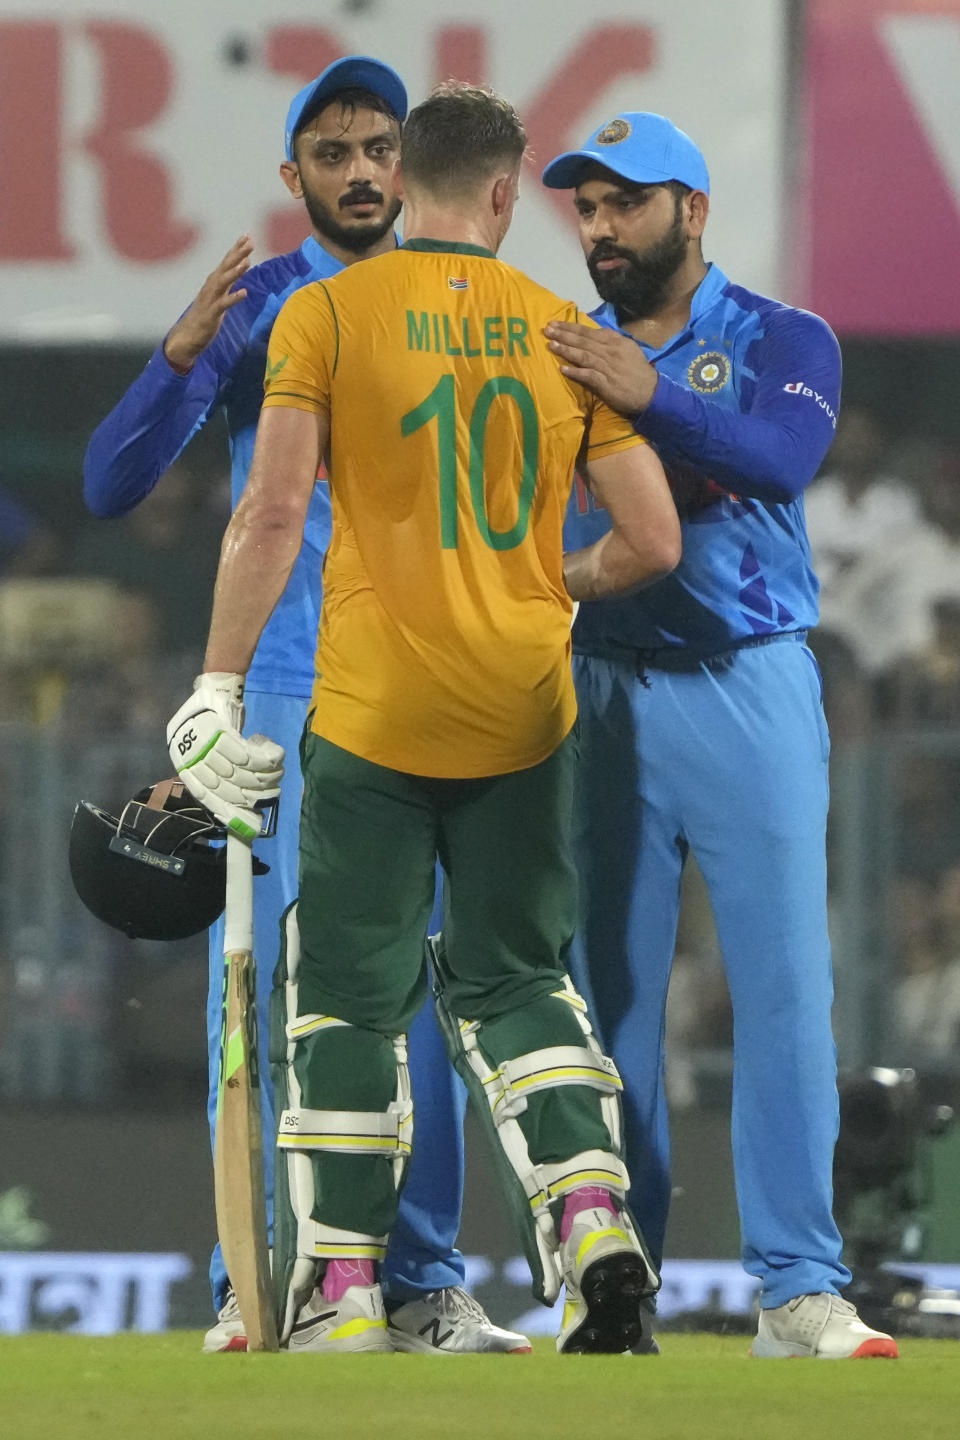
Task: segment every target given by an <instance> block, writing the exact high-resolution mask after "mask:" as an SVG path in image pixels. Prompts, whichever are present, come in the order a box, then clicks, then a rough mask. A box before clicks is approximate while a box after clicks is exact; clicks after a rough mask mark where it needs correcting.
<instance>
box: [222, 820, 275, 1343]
mask: <svg viewBox="0 0 960 1440" xmlns="http://www.w3.org/2000/svg"><path fill="white" fill-rule="evenodd" d="M256 975H257V970H256V964H255V962H254V958H253V852H252V850H251V847H250V843H249V841H246V840H242V839H241V838H240V837H239V836H238V835H234V834H232V833H231V832H230V831H229V830H228V831H227V905H226V915H225V919H224V955H223V1012H222V1021H221V1030H220V1083H219V1089H218V1093H217V1131H216V1140H215V1142H214V1150H213V1188H214V1195H215V1198H216V1207H217V1230H218V1232H219V1235H220V1248H221V1250H222V1251H223V1260H224V1264H225V1265H226V1269H227V1274H228V1275H229V1277H230V1283H231V1285H232V1286H233V1291H234V1294H235V1295H236V1297H237V1304H238V1305H239V1307H240V1316H241V1319H242V1320H243V1327H244V1330H245V1331H246V1334H247V1349H248V1350H278V1349H279V1348H280V1347H279V1345H278V1343H277V1326H276V1317H275V1312H274V1307H273V1294H272V1287H271V1282H270V1260H269V1255H268V1252H267V1209H266V1200H265V1197H264V1188H263V1139H262V1132H261V1129H260V1057H259V1051H258V1049H257V1006H256V993H257V983H256Z"/></svg>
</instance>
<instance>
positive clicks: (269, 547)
mask: <svg viewBox="0 0 960 1440" xmlns="http://www.w3.org/2000/svg"><path fill="white" fill-rule="evenodd" d="M303 522H304V516H303V514H291V513H290V512H289V511H286V510H278V511H274V512H270V511H266V510H251V509H250V508H247V507H244V506H243V505H242V504H241V505H240V506H239V507H238V509H237V510H236V511H235V512H234V515H233V519H232V520H231V521H230V524H229V526H228V527H227V532H226V535H225V536H224V540H223V547H222V549H221V552H220V568H219V570H218V572H217V583H216V587H215V589H214V596H213V617H212V619H211V621H210V636H209V639H208V641H207V650H206V655H205V657H204V662H203V668H204V670H214V671H228V672H232V673H234V674H239V675H245V674H246V672H247V670H248V669H249V668H250V662H251V661H252V659H253V652H254V651H255V650H256V648H257V642H258V641H259V639H260V636H261V634H262V632H263V628H264V626H265V625H266V623H267V621H268V620H269V619H270V616H271V615H272V614H273V610H274V607H275V606H276V604H277V601H278V600H279V599H280V596H281V595H282V594H283V591H284V589H285V587H286V584H287V581H288V580H289V578H290V572H291V570H292V569H293V566H294V562H295V561H296V558H297V555H298V554H299V553H300V546H301V544H302V542H303Z"/></svg>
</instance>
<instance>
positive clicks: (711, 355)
mask: <svg viewBox="0 0 960 1440" xmlns="http://www.w3.org/2000/svg"><path fill="white" fill-rule="evenodd" d="M729 379H730V361H729V360H728V359H727V357H726V355H724V354H722V353H721V351H719V350H710V351H708V352H707V354H706V355H698V356H697V358H696V360H693V361H691V362H690V368H689V369H688V370H687V383H688V384H689V386H690V388H691V390H699V392H700V394H701V395H716V393H717V391H718V390H722V389H723V387H724V385H726V383H727V381H728V380H729Z"/></svg>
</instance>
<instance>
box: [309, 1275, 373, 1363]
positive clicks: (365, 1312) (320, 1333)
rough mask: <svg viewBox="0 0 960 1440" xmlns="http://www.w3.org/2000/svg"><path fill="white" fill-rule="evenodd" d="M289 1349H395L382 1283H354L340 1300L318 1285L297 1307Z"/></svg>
mask: <svg viewBox="0 0 960 1440" xmlns="http://www.w3.org/2000/svg"><path fill="white" fill-rule="evenodd" d="M287 1349H288V1350H290V1351H294V1350H296V1351H304V1352H309V1353H310V1354H320V1355H359V1354H366V1353H376V1352H381V1351H392V1350H393V1346H392V1345H391V1344H390V1341H389V1339H388V1337H387V1317H386V1314H385V1313H384V1309H383V1295H382V1294H381V1291H380V1286H379V1285H351V1286H350V1288H349V1290H345V1291H344V1293H343V1295H342V1296H341V1298H340V1299H339V1300H326V1299H324V1296H323V1293H322V1291H321V1289H320V1286H319V1285H318V1286H317V1288H316V1289H315V1290H314V1292H313V1294H312V1295H311V1296H310V1299H309V1300H308V1301H307V1303H306V1304H305V1305H301V1307H300V1309H299V1310H298V1311H297V1318H296V1320H295V1321H294V1323H293V1330H292V1331H291V1333H290V1338H289V1340H288V1341H287Z"/></svg>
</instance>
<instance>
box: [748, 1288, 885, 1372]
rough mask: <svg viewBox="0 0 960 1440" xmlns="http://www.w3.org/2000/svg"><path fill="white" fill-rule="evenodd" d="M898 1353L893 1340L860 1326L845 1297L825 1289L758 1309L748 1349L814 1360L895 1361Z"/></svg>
mask: <svg viewBox="0 0 960 1440" xmlns="http://www.w3.org/2000/svg"><path fill="white" fill-rule="evenodd" d="M899 1353H900V1352H899V1351H898V1349H897V1342H896V1340H894V1339H893V1338H892V1336H890V1335H885V1334H884V1333H883V1331H882V1330H871V1329H870V1327H869V1325H864V1323H863V1321H862V1320H861V1319H860V1316H859V1315H858V1314H857V1312H856V1310H855V1309H854V1307H853V1306H852V1305H851V1304H850V1301H849V1300H841V1299H840V1296H839V1295H829V1294H826V1293H824V1292H822V1293H820V1294H817V1295H798V1296H797V1297H796V1299H795V1300H788V1301H787V1303H786V1305H778V1306H777V1307H776V1308H775V1309H773V1310H761V1311H760V1326H759V1328H758V1330H757V1338H756V1340H754V1342H753V1348H752V1349H751V1351H750V1354H751V1355H758V1356H760V1357H761V1358H762V1359H784V1358H788V1357H790V1356H806V1357H813V1358H815V1359H817V1360H863V1359H866V1358H868V1357H869V1356H882V1357H885V1358H886V1359H888V1360H896V1359H897V1358H898V1356H899Z"/></svg>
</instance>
